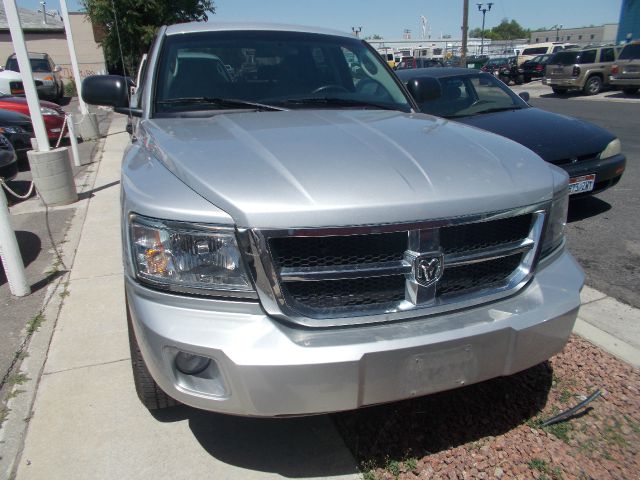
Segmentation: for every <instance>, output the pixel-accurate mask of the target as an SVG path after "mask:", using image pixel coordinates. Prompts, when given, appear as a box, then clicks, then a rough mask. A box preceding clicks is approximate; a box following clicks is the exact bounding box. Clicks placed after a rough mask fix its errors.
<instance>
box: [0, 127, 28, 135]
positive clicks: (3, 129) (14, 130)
mask: <svg viewBox="0 0 640 480" xmlns="http://www.w3.org/2000/svg"><path fill="white" fill-rule="evenodd" d="M0 133H27V131H26V130H25V129H24V128H22V127H18V126H16V127H0Z"/></svg>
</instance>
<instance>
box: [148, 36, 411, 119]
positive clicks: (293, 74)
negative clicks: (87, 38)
mask: <svg viewBox="0 0 640 480" xmlns="http://www.w3.org/2000/svg"><path fill="white" fill-rule="evenodd" d="M160 55H161V60H160V64H159V67H158V74H157V84H156V89H155V105H154V108H155V112H156V114H157V115H161V116H166V115H169V116H170V115H174V114H179V113H180V112H184V111H214V110H224V109H227V110H228V109H237V108H247V109H248V108H252V104H256V103H257V104H261V105H263V106H280V107H286V108H287V109H288V108H385V109H396V110H402V111H406V112H408V111H410V110H411V104H410V103H409V101H408V99H407V97H406V96H405V94H404V92H403V91H402V89H401V87H400V85H399V83H398V81H397V80H396V79H395V78H394V77H393V76H392V75H391V73H390V72H389V70H388V67H387V65H386V63H384V62H383V61H382V59H381V58H380V56H379V55H378V54H377V53H376V51H375V50H372V49H371V48H370V47H368V45H367V44H365V43H364V42H362V41H361V40H358V39H357V38H350V37H340V36H332V35H320V34H311V33H301V32H274V31H237V32H229V31H225V32H202V33H194V34H186V35H170V36H168V37H167V38H166V41H165V42H164V45H163V50H162V52H161V54H160ZM226 65H229V66H231V68H228V67H226ZM176 100H184V101H176ZM220 100H227V101H224V102H221V101H220ZM228 100H234V102H229V101H228ZM319 100H320V101H319ZM327 100H329V101H327ZM241 102H247V104H246V105H244V106H242V105H241V104H240V103H241Z"/></svg>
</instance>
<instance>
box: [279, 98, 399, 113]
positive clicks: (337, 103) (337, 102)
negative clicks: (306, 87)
mask: <svg viewBox="0 0 640 480" xmlns="http://www.w3.org/2000/svg"><path fill="white" fill-rule="evenodd" d="M281 103H283V104H285V105H328V106H332V107H364V108H367V107H368V108H377V109H380V110H398V108H397V107H394V106H391V105H383V104H380V103H375V102H366V101H364V100H353V99H350V98H336V97H323V98H315V97H314V98H291V99H289V100H283V101H282V102H281Z"/></svg>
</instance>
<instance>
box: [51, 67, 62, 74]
mask: <svg viewBox="0 0 640 480" xmlns="http://www.w3.org/2000/svg"><path fill="white" fill-rule="evenodd" d="M53 71H54V72H55V73H58V72H61V71H62V67H61V66H60V65H56V66H55V67H53Z"/></svg>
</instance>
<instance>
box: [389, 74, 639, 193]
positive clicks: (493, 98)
mask: <svg viewBox="0 0 640 480" xmlns="http://www.w3.org/2000/svg"><path fill="white" fill-rule="evenodd" d="M398 76H399V77H400V78H401V79H402V81H404V82H411V81H412V80H413V79H416V78H418V79H419V78H429V79H434V80H437V82H438V83H439V85H440V88H441V91H442V95H439V96H437V98H433V99H430V100H426V101H424V102H421V103H420V109H421V111H422V112H424V113H430V114H432V115H437V116H439V117H444V118H449V119H452V120H456V121H458V122H462V123H465V124H467V125H472V126H474V127H478V128H482V129H483V130H488V131H490V132H493V133H497V134H498V135H502V136H505V137H507V138H510V139H511V140H514V141H516V142H518V143H520V144H522V145H524V146H525V147H527V148H529V149H531V150H533V151H534V152H535V153H537V154H538V155H540V156H541V157H542V158H543V159H544V160H546V161H547V162H549V163H552V164H554V165H557V166H559V167H561V168H563V169H564V170H565V171H566V172H567V173H568V174H569V177H570V181H569V185H570V194H571V195H578V194H593V193H598V192H601V191H603V190H605V189H607V188H609V187H612V186H613V185H615V184H616V183H618V181H620V178H621V177H622V173H623V172H624V169H625V166H626V158H625V156H624V155H623V154H622V152H621V147H620V141H619V140H618V139H617V138H616V137H615V136H614V135H613V134H611V133H609V132H608V131H606V130H604V129H603V128H600V127H598V126H596V125H593V124H591V123H588V122H584V121H582V120H578V119H576V118H573V117H568V116H565V115H558V114H555V113H550V112H546V111H544V110H540V109H538V108H534V107H531V106H530V105H529V104H528V103H527V102H526V101H524V100H523V99H522V98H520V97H519V96H518V95H516V94H515V93H513V91H512V90H511V89H509V88H508V87H506V86H505V85H504V84H503V83H502V82H499V81H496V79H495V78H494V77H492V76H491V75H488V74H486V73H482V72H479V71H477V70H469V69H441V70H428V69H422V70H414V71H412V72H398ZM430 88H434V87H433V86H431V87H430ZM525 97H527V98H528V96H527V95H525Z"/></svg>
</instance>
